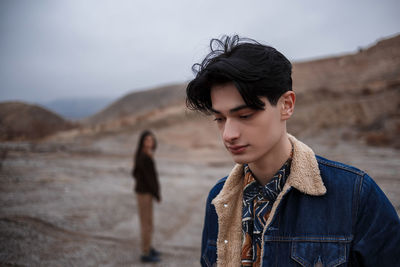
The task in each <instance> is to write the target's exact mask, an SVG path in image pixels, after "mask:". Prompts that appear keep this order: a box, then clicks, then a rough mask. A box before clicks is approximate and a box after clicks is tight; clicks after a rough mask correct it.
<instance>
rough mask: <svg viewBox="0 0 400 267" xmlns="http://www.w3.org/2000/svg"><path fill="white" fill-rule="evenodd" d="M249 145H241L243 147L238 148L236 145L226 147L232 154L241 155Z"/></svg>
mask: <svg viewBox="0 0 400 267" xmlns="http://www.w3.org/2000/svg"><path fill="white" fill-rule="evenodd" d="M248 146H249V145H243V146H239V145H236V146H229V145H228V146H226V147H227V148H228V150H229V151H230V152H231V153H232V154H241V153H243V152H244V151H245V150H246V148H247V147H248Z"/></svg>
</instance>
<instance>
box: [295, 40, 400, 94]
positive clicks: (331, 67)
mask: <svg viewBox="0 0 400 267" xmlns="http://www.w3.org/2000/svg"><path fill="white" fill-rule="evenodd" d="M293 81H294V89H295V91H296V92H299V93H300V92H306V91H309V90H320V89H323V90H331V91H335V92H336V93H337V92H349V91H360V90H365V91H374V90H380V89H383V88H385V87H391V86H393V85H396V84H397V85H398V84H399V83H400V35H398V36H395V37H393V38H389V39H383V40H380V41H379V42H377V43H376V44H375V45H372V46H370V47H369V48H367V49H362V50H359V51H358V53H356V54H351V55H345V56H339V57H331V58H325V59H320V60H314V61H307V62H301V63H295V64H294V66H293Z"/></svg>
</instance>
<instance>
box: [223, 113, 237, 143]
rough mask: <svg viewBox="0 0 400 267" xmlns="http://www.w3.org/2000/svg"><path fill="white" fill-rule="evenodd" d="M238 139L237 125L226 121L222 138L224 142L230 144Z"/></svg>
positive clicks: (228, 120)
mask: <svg viewBox="0 0 400 267" xmlns="http://www.w3.org/2000/svg"><path fill="white" fill-rule="evenodd" d="M239 137H240V131H239V127H238V125H236V124H235V123H234V122H233V121H232V120H230V119H227V120H226V122H225V126H224V130H223V133H222V138H223V139H224V141H225V142H228V143H232V142H234V141H235V140H236V139H238V138H239Z"/></svg>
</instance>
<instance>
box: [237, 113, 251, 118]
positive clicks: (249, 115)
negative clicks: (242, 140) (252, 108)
mask: <svg viewBox="0 0 400 267" xmlns="http://www.w3.org/2000/svg"><path fill="white" fill-rule="evenodd" d="M252 115H253V114H246V115H240V116H239V118H241V119H248V118H250V117H251V116H252Z"/></svg>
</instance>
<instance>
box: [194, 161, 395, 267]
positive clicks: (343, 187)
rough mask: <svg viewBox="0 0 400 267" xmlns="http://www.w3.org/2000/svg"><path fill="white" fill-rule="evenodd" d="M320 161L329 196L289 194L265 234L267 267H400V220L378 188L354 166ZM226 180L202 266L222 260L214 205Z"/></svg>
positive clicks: (209, 220)
mask: <svg viewBox="0 0 400 267" xmlns="http://www.w3.org/2000/svg"><path fill="white" fill-rule="evenodd" d="M317 161H318V165H319V169H320V172H321V176H322V179H323V182H324V184H325V186H326V188H327V193H326V194H325V195H323V196H310V195H306V194H303V193H301V192H299V191H298V190H296V189H295V188H291V190H289V192H287V193H286V195H285V196H284V197H283V199H282V201H281V202H280V204H279V206H278V208H277V210H276V213H275V214H274V217H273V219H272V221H271V223H270V225H269V227H268V229H267V230H266V232H265V235H264V244H263V245H264V254H263V255H262V257H263V266H285V267H286V266H288V267H289V266H307V267H308V266H310V267H311V266H314V265H316V263H318V265H316V266H374V267H375V266H379V267H381V266H400V220H399V217H398V215H397V213H396V211H395V209H394V208H393V206H392V204H391V203H390V202H389V200H388V199H387V197H386V196H385V194H384V193H383V192H382V191H381V189H380V188H379V187H378V185H376V183H375V182H374V181H373V180H372V179H371V177H369V176H368V175H367V174H366V173H364V172H362V171H360V170H358V169H356V168H354V167H351V166H348V165H345V164H342V163H338V162H333V161H330V160H327V159H324V158H322V157H319V156H317ZM225 180H226V177H225V178H223V179H221V180H220V181H218V183H217V184H216V185H215V186H214V187H213V188H212V190H211V191H210V194H209V196H208V199H207V206H206V216H205V222H204V229H203V238H202V247H201V260H200V262H201V265H202V266H214V265H215V263H216V260H217V254H216V251H217V248H216V243H217V237H218V217H217V214H216V211H215V208H214V205H212V204H211V201H212V200H213V199H214V198H215V197H216V196H217V195H218V193H219V192H220V191H221V189H222V187H223V185H224V183H225ZM321 264H322V265H321Z"/></svg>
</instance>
